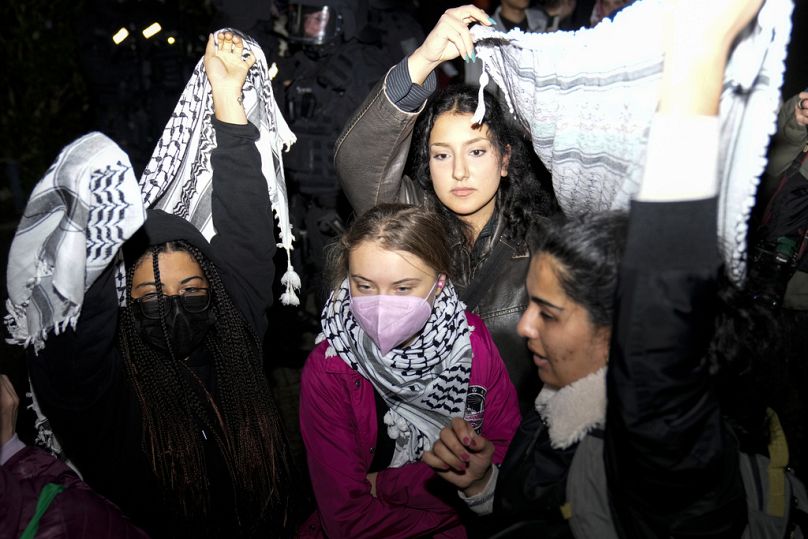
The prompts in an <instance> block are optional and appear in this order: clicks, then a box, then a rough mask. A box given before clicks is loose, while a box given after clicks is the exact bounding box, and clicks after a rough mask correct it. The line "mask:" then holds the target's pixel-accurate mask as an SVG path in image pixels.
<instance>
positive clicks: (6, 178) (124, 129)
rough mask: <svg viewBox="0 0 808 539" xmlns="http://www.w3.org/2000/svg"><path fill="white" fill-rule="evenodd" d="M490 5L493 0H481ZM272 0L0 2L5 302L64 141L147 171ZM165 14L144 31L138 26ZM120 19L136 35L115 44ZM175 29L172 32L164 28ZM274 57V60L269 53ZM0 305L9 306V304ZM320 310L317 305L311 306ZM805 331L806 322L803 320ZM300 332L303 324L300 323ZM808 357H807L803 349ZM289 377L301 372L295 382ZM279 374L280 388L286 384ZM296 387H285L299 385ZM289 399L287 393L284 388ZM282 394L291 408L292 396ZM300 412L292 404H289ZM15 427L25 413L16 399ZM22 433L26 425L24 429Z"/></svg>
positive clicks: (805, 47) (805, 9) (431, 7)
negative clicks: (110, 143) (21, 243)
mask: <svg viewBox="0 0 808 539" xmlns="http://www.w3.org/2000/svg"><path fill="white" fill-rule="evenodd" d="M479 3H480V4H487V5H485V6H484V7H485V9H487V10H488V11H490V12H492V11H493V9H494V7H496V3H497V2H496V1H481V2H479ZM283 4H285V2H280V1H276V2H275V3H273V2H272V0H266V1H264V2H261V3H259V2H252V1H250V0H207V1H204V2H200V1H197V0H174V1H169V0H165V1H158V0H142V1H135V0H78V1H77V0H9V1H7V2H3V3H2V7H0V21H2V22H0V24H2V32H1V33H0V58H2V60H1V61H2V65H0V76H1V77H2V81H3V83H2V85H0V92H1V93H0V279H1V280H2V283H3V286H0V290H1V291H0V299H2V301H3V303H4V304H5V301H6V297H7V292H6V288H5V270H6V263H7V256H8V250H9V246H10V243H11V239H12V237H13V234H14V230H15V228H16V225H17V222H18V220H19V216H20V214H21V212H22V209H23V208H24V205H25V202H26V200H27V197H28V193H29V192H30V190H31V188H32V187H33V185H34V184H35V183H36V182H37V181H38V180H39V178H40V177H41V176H42V175H43V174H44V172H45V171H46V169H47V167H48V166H49V165H50V164H51V163H52V162H53V161H54V159H55V158H56V156H57V155H58V152H59V150H60V149H61V148H63V147H64V146H65V145H67V144H68V143H70V142H71V141H73V140H74V139H76V138H78V137H79V136H80V135H82V134H84V133H86V132H88V131H92V130H99V131H102V132H104V133H105V134H107V135H108V136H110V137H111V138H112V139H113V140H115V141H116V142H117V143H118V144H119V145H120V146H121V147H122V148H123V149H124V151H126V152H127V153H128V155H129V156H130V159H131V161H132V164H133V166H134V168H135V173H136V174H137V175H139V174H140V172H141V171H142V169H143V167H144V166H145V164H146V161H147V159H148V157H149V156H150V154H151V151H152V149H153V147H154V144H155V142H156V140H157V138H158V137H159V135H160V133H161V132H162V129H163V126H164V124H165V122H166V121H167V119H168V117H169V115H170V113H171V111H172V109H173V107H174V105H175V104H176V101H177V99H178V97H179V95H180V93H181V91H182V89H183V88H184V85H185V83H186V81H187V79H188V77H189V76H190V74H191V71H192V70H193V68H194V66H195V65H196V63H197V62H198V61H199V59H200V58H201V56H202V54H203V51H204V46H205V42H206V39H207V35H208V33H209V32H211V31H213V30H215V29H217V28H220V27H223V26H228V25H232V26H233V27H236V28H239V29H242V30H244V31H246V32H247V33H250V34H251V35H253V36H254V37H256V39H258V40H259V42H260V43H261V44H262V46H263V47H264V50H265V53H266V54H267V57H268V58H272V57H273V54H274V53H275V51H276V49H277V39H276V38H275V37H274V36H273V35H272V22H273V17H272V10H273V8H274V9H283V7H284V6H283ZM414 4H416V7H417V10H416V12H417V14H418V16H419V19H420V22H421V23H422V25H423V27H424V30H425V32H428V31H429V29H430V28H431V27H432V25H433V24H434V22H435V21H436V20H437V18H438V17H439V15H440V13H442V11H443V10H444V9H446V8H447V7H451V6H453V5H459V4H460V2H440V1H426V0H424V1H422V2H421V5H420V6H418V5H417V4H418V3H414ZM793 20H794V30H793V34H792V42H791V45H790V49H789V59H788V63H787V72H786V81H785V85H784V88H783V95H784V96H785V97H786V98H787V97H789V96H791V95H793V94H794V93H796V92H798V91H799V90H801V89H804V88H806V87H808V0H797V1H796V9H795V12H794V17H793ZM155 21H157V22H159V23H160V24H161V26H162V28H163V29H162V31H161V32H160V33H159V34H157V35H156V36H154V37H152V38H151V39H148V40H147V39H145V38H144V37H143V36H142V35H141V30H142V29H143V28H145V27H147V26H148V25H149V24H151V23H153V22H155ZM121 27H126V28H128V30H129V32H130V35H129V37H128V38H127V39H126V40H125V41H124V42H123V43H122V44H120V45H115V44H114V43H113V41H112V35H113V34H114V33H115V32H116V31H117V30H118V29H119V28H121ZM169 37H171V38H173V39H174V43H173V44H169V43H168V41H167V40H168V38H169ZM270 61H271V60H270ZM3 312H5V311H3ZM315 314H316V313H315ZM272 315H273V320H274V325H273V326H272V327H273V328H274V331H275V332H276V333H275V335H290V334H295V331H294V330H292V332H291V333H288V332H284V331H278V327H279V326H282V325H283V324H287V325H288V324H294V321H295V320H296V317H297V316H298V315H297V314H296V313H295V312H294V311H293V310H292V309H290V308H285V307H280V306H278V307H276V308H275V309H274V311H273V313H272ZM802 330H803V331H805V333H806V334H808V330H806V328H802ZM297 333H300V332H299V331H298V332H297ZM285 351H286V353H281V354H278V362H279V364H281V365H287V366H290V367H292V368H294V367H296V366H297V367H299V366H300V365H301V364H302V361H303V359H304V358H305V354H306V353H307V349H306V345H305V344H304V343H301V342H297V343H292V344H290V345H289V346H288V347H287V349H285ZM22 357H23V353H22V349H21V348H20V347H17V346H10V345H7V344H5V343H4V342H3V343H0V372H6V373H9V374H10V375H11V376H12V378H13V379H14V382H15V386H16V387H17V388H21V387H24V386H25V385H26V383H25V378H26V376H25V372H24V363H23V361H22ZM805 359H808V358H805ZM293 383H294V382H293ZM283 384H284V382H283V381H281V382H280V386H281V387H280V389H279V391H280V392H281V394H283V391H285V389H284V387H283ZM294 394H295V392H294V391H291V392H290V393H289V395H294ZM279 397H280V398H281V399H283V397H282V396H279ZM289 400H290V401H291V402H289V403H287V404H288V405H289V406H290V408H291V407H293V408H296V405H297V402H296V400H293V399H292V397H290V398H289ZM293 413H294V411H293ZM20 414H21V418H20V429H21V431H25V425H26V424H30V416H29V415H27V412H26V411H25V410H21V411H20ZM21 434H22V432H21Z"/></svg>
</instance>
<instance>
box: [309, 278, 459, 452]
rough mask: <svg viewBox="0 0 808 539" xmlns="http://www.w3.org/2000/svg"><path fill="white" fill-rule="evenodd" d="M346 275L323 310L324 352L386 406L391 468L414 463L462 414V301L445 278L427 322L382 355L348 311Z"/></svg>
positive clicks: (349, 303)
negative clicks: (344, 365)
mask: <svg viewBox="0 0 808 539" xmlns="http://www.w3.org/2000/svg"><path fill="white" fill-rule="evenodd" d="M348 286H349V285H348V280H347V279H345V281H343V283H342V284H341V285H340V287H339V289H337V290H335V291H334V292H333V293H332V294H331V297H330V298H329V299H328V302H327V303H326V305H325V308H324V309H323V314H322V320H321V323H322V328H323V331H322V333H321V334H320V335H319V336H318V338H317V342H321V341H322V340H324V339H325V340H327V341H328V344H329V347H328V350H327V352H326V356H329V357H330V356H335V355H337V356H339V357H340V359H342V360H343V361H345V363H347V364H348V366H349V367H350V368H351V369H353V370H355V371H357V372H358V373H359V374H361V375H362V376H363V377H364V378H366V379H367V380H368V381H370V383H371V384H372V385H373V387H374V389H375V390H376V392H378V393H379V395H381V397H382V398H383V399H384V402H385V403H386V404H387V406H388V407H389V411H388V412H387V413H386V414H385V417H384V422H385V424H386V425H387V434H388V436H390V438H391V439H393V440H394V441H395V452H394V454H393V461H392V464H391V466H392V467H399V466H403V465H404V464H407V463H409V462H415V461H416V460H418V459H419V458H420V457H421V455H422V454H423V452H424V450H426V449H429V448H430V447H431V446H432V443H433V442H435V441H436V440H437V439H438V436H439V434H440V431H441V429H442V428H443V427H445V426H446V425H447V424H448V423H449V421H450V420H451V418H453V417H463V413H464V411H465V402H466V395H467V393H468V386H469V379H470V377H471V359H472V350H471V340H470V337H469V336H470V333H471V331H473V329H474V328H473V327H470V326H469V325H468V322H467V321H466V315H465V312H464V310H465V305H464V304H463V302H461V301H460V299H459V298H458V297H457V293H456V292H455V289H454V287H453V286H452V284H451V283H449V282H447V283H446V286H445V287H444V288H443V290H442V292H441V293H440V294H438V295H437V297H436V298H435V302H434V305H433V306H432V314H431V315H430V317H429V320H427V322H426V325H425V326H424V328H423V329H422V330H421V332H420V333H419V334H418V335H417V336H416V337H415V340H414V341H413V342H412V343H411V344H410V345H409V346H407V347H405V348H394V349H393V350H392V351H390V352H389V353H388V354H387V355H385V356H381V352H380V351H379V348H378V346H376V343H374V342H373V340H372V339H371V338H370V337H368V336H367V334H366V333H365V332H364V331H363V330H362V327H361V326H360V325H359V323H358V322H357V321H356V319H355V318H354V316H353V313H352V312H351V298H350V294H349V289H348Z"/></svg>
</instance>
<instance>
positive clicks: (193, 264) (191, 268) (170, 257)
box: [132, 251, 205, 286]
mask: <svg viewBox="0 0 808 539" xmlns="http://www.w3.org/2000/svg"><path fill="white" fill-rule="evenodd" d="M157 263H158V269H159V271H160V280H161V281H162V282H166V283H167V282H180V281H183V280H185V279H187V278H189V277H193V276H199V277H202V278H203V279H204V278H205V273H204V271H203V270H202V267H201V266H200V265H199V262H197V261H196V259H195V258H194V257H193V255H192V254H191V253H189V252H187V251H171V252H161V253H159V254H158V255H157ZM147 281H154V263H153V255H147V256H146V257H144V258H142V259H141V261H140V263H139V264H138V265H137V266H136V267H135V272H134V275H133V277H132V284H133V285H134V286H137V284H138V283H140V282H147Z"/></svg>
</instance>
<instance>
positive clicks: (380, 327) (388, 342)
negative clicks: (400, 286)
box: [351, 279, 440, 356]
mask: <svg viewBox="0 0 808 539" xmlns="http://www.w3.org/2000/svg"><path fill="white" fill-rule="evenodd" d="M438 282H440V279H438V280H437V281H435V284H434V285H432V288H431V289H430V290H429V293H428V294H427V295H426V297H427V298H428V297H429V296H430V295H431V294H432V291H433V290H435V287H436V286H437V285H438ZM351 311H353V315H354V317H355V318H356V321H357V322H359V325H360V326H361V327H362V329H363V330H365V333H367V334H368V336H369V337H370V338H371V339H372V340H373V342H375V343H376V346H378V347H379V351H381V353H382V355H383V356H386V355H387V353H388V352H390V350H392V349H393V348H395V347H396V346H398V345H399V344H401V343H403V342H404V341H406V340H407V339H409V338H410V337H412V336H413V335H415V334H416V333H418V332H419V331H421V328H423V327H424V325H425V324H426V321H427V320H429V315H430V314H432V305H430V304H429V302H428V301H427V300H426V299H425V298H422V297H419V296H386V295H381V294H379V295H375V296H358V297H354V296H353V295H351Z"/></svg>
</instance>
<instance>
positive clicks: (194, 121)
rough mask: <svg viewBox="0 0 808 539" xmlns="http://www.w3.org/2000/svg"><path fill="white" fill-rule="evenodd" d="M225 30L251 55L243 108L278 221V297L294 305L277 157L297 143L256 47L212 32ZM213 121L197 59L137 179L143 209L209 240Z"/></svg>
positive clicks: (285, 203) (206, 85) (285, 202)
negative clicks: (184, 223) (170, 217)
mask: <svg viewBox="0 0 808 539" xmlns="http://www.w3.org/2000/svg"><path fill="white" fill-rule="evenodd" d="M226 31H229V32H233V33H235V34H238V35H239V36H241V37H242V38H243V39H244V54H245V56H246V54H247V52H248V51H249V52H252V54H253V56H255V65H253V67H252V68H251V69H250V72H249V73H248V74H247V80H246V82H245V83H244V88H243V97H244V110H245V111H246V113H247V119H248V120H249V121H250V123H252V124H253V125H255V126H256V127H257V128H258V130H259V132H260V134H261V135H260V138H259V139H258V140H257V141H256V143H255V145H256V146H257V148H258V151H259V152H260V154H261V163H262V164H261V172H262V173H263V175H264V178H266V182H267V188H268V189H269V198H270V202H271V203H272V210H273V211H274V212H275V217H276V218H277V220H278V227H279V229H280V239H281V241H280V243H279V244H278V246H279V247H283V248H284V249H285V250H286V253H287V269H286V272H285V273H284V275H283V277H282V278H281V283H282V284H283V285H284V286H285V287H286V289H285V291H284V292H283V294H282V295H281V298H280V299H281V302H282V303H283V304H284V305H298V304H299V301H298V298H297V295H296V294H295V290H296V289H299V288H300V278H299V277H298V276H297V274H296V273H295V272H294V269H293V268H292V262H291V250H292V248H293V247H292V242H293V241H294V236H293V235H292V225H291V224H290V222H289V204H288V197H287V193H286V183H285V181H284V173H283V158H282V151H283V150H284V149H287V150H288V149H289V147H290V146H291V145H292V144H293V143H294V142H295V141H296V140H297V139H296V137H295V136H294V134H293V133H292V131H291V130H290V129H289V126H288V125H287V124H286V121H285V120H284V119H283V116H282V115H281V113H280V110H279V109H278V104H277V103H276V101H275V97H274V94H273V92H272V83H271V78H272V77H271V76H270V71H269V67H268V66H267V60H266V57H265V56H264V52H263V51H262V50H261V47H260V46H259V45H258V43H256V42H255V41H254V40H253V39H252V38H250V37H249V36H246V35H243V34H241V33H240V32H238V31H236V30H233V29H229V28H224V29H221V30H219V31H218V32H216V34H217V35H218V34H219V33H221V32H226ZM212 117H213V97H212V95H211V88H210V82H208V77H207V75H206V74H205V67H204V65H203V61H202V60H200V61H199V63H198V64H197V65H196V68H195V69H194V72H193V74H192V75H191V79H190V80H189V81H188V84H187V85H186V87H185V90H184V91H183V93H182V96H181V97H180V100H179V102H178V103H177V106H176V107H175V109H174V112H173V114H172V115H171V119H170V120H169V121H168V124H166V127H165V129H164V130H163V134H162V136H161V137H160V140H159V141H158V142H157V146H156V147H155V149H154V153H153V154H152V157H151V160H150V161H149V163H148V165H147V166H146V170H145V171H144V172H143V176H142V177H141V179H140V185H141V189H142V190H143V199H144V202H145V203H146V205H147V206H148V207H152V208H157V209H161V210H164V211H166V212H168V213H172V214H174V215H177V216H179V217H183V218H185V219H187V220H188V221H190V222H191V223H192V224H193V225H194V226H196V228H197V229H199V230H200V231H201V232H202V235H203V236H205V238H206V239H207V240H208V241H210V239H211V238H212V237H213V236H215V235H216V223H214V222H213V220H212V216H211V192H212V188H213V186H212V183H211V180H212V178H213V173H212V169H211V166H210V156H211V153H212V151H213V149H214V148H216V133H215V131H214V129H213V126H212V125H211V118H212Z"/></svg>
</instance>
